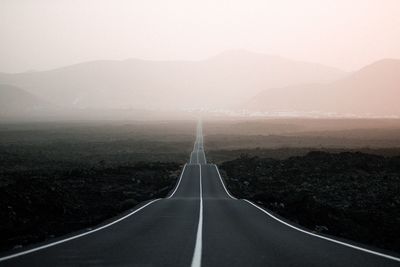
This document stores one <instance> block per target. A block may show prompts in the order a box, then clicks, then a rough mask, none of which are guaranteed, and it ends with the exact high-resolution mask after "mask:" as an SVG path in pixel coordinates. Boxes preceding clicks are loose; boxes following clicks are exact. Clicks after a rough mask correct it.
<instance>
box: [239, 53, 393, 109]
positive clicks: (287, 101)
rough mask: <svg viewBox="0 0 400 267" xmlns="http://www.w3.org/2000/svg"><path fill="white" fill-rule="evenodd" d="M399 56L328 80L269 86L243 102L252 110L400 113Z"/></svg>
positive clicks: (245, 106)
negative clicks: (270, 87) (269, 87)
mask: <svg viewBox="0 0 400 267" xmlns="http://www.w3.org/2000/svg"><path fill="white" fill-rule="evenodd" d="M399 99H400V60H395V59H384V60H381V61H378V62H375V63H373V64H371V65H368V66H366V67H364V68H362V69H360V70H359V71H357V72H355V73H352V74H351V75H349V76H347V77H345V78H342V79H339V80H337V81H335V82H331V83H327V84H306V85H297V86H288V87H281V88H274V89H267V90H264V91H263V92H261V93H259V94H257V95H256V96H255V97H254V98H253V99H251V100H250V101H248V102H246V104H244V106H243V107H244V108H246V109H249V110H253V111H267V112H275V111H299V112H304V111H306V112H312V111H316V112H324V113H336V114H348V115H359V116H392V115H395V116H400V105H399Z"/></svg>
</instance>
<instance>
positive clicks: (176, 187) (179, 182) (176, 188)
mask: <svg viewBox="0 0 400 267" xmlns="http://www.w3.org/2000/svg"><path fill="white" fill-rule="evenodd" d="M186 165H187V164H186V163H185V166H183V169H182V172H181V176H180V177H179V181H178V184H177V185H176V186H175V189H174V191H173V192H172V194H171V195H169V196H168V197H167V199H168V198H171V197H172V196H173V195H174V194H175V192H176V190H178V187H179V185H180V184H181V180H182V176H183V173H184V172H185V169H186Z"/></svg>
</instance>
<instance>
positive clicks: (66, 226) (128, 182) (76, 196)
mask: <svg viewBox="0 0 400 267" xmlns="http://www.w3.org/2000/svg"><path fill="white" fill-rule="evenodd" d="M181 167H182V166H180V165H179V164H177V163H136V164H135V165H133V166H118V167H115V166H114V167H101V166H99V167H98V168H93V169H82V168H81V169H78V168H75V169H70V170H65V171H63V172H58V173H55V174H54V175H55V176H53V177H46V176H43V174H39V173H35V172H34V171H33V172H21V173H19V174H18V175H19V177H18V178H17V179H15V178H16V177H14V176H15V175H9V174H7V173H3V175H2V177H1V178H0V217H1V218H2V219H1V221H0V235H1V241H0V249H2V250H4V249H10V248H13V247H20V246H23V245H26V244H29V243H33V242H38V241H43V240H45V239H47V238H50V237H54V236H59V235H62V234H66V233H69V232H72V231H75V230H79V229H83V228H85V227H92V226H95V225H96V224H99V223H101V222H102V221H104V220H106V219H108V218H111V217H113V216H116V215H118V214H119V213H121V212H123V211H125V210H128V209H130V208H133V207H134V206H135V205H137V204H138V203H140V202H142V201H145V200H148V199H153V198H158V197H164V196H166V195H167V193H168V192H169V191H170V190H171V189H172V188H173V187H174V185H175V183H176V178H177V177H179V173H180V171H181Z"/></svg>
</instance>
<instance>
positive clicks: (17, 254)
mask: <svg viewBox="0 0 400 267" xmlns="http://www.w3.org/2000/svg"><path fill="white" fill-rule="evenodd" d="M158 200H160V198H157V199H154V200H152V201H150V202H149V203H147V204H146V205H144V206H142V207H140V208H138V209H137V210H134V211H133V212H131V213H129V214H127V215H125V216H123V217H121V218H119V219H117V220H115V221H113V222H110V223H108V224H106V225H103V226H100V227H98V228H96V229H93V230H90V231H88V232H84V233H81V234H79V235H75V236H71V237H68V238H65V239H62V240H59V241H56V242H53V243H50V244H46V245H43V246H40V247H36V248H33V249H29V250H25V251H22V252H19V253H15V254H11V255H8V256H5V257H2V258H0V262H2V261H6V260H9V259H12V258H16V257H19V256H22V255H26V254H29V253H32V252H35V251H38V250H42V249H45V248H48V247H52V246H56V245H59V244H61V243H65V242H68V241H71V240H74V239H77V238H80V237H82V236H86V235H90V234H92V233H94V232H97V231H100V230H102V229H104V228H107V227H109V226H111V225H113V224H116V223H118V222H120V221H122V220H124V219H126V218H128V217H130V216H131V215H133V214H135V213H137V212H138V211H140V210H142V209H144V208H145V207H147V206H149V205H150V204H152V203H154V202H156V201H158Z"/></svg>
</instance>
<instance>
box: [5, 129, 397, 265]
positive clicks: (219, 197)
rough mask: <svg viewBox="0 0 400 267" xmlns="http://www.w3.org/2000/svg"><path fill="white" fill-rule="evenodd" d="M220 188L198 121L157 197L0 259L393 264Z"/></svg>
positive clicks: (43, 262)
mask: <svg viewBox="0 0 400 267" xmlns="http://www.w3.org/2000/svg"><path fill="white" fill-rule="evenodd" d="M272 216H273V215H271V214H269V213H268V212H267V211H264V210H262V209H261V208H259V207H257V206H256V205H254V204H253V203H251V202H249V201H246V200H238V199H235V198H234V197H233V196H231V195H230V194H229V192H228V191H227V190H226V188H225V186H224V184H223V180H222V178H221V176H220V175H219V171H218V169H217V166H216V165H214V164H208V163H207V162H206V157H205V153H204V149H203V135H202V129H201V124H199V125H198V128H197V137H196V142H195V144H194V148H193V152H192V153H191V155H190V160H189V162H188V163H187V164H186V165H185V167H184V169H183V171H182V174H181V176H180V179H179V181H178V183H177V186H176V187H175V189H174V190H173V192H171V193H170V195H169V196H168V197H166V198H164V199H157V200H152V201H149V202H147V203H144V204H142V205H141V206H140V207H138V208H137V209H135V210H133V211H131V212H130V213H127V214H124V215H123V216H121V217H120V218H117V219H114V220H113V221H110V222H107V223H105V224H103V225H101V226H99V227H97V228H95V229H92V230H90V231H86V232H85V231H83V232H81V233H78V234H74V235H71V236H67V237H63V238H60V239H58V240H55V241H52V242H50V243H45V244H42V245H40V246H36V247H32V248H30V249H28V250H23V251H21V252H19V253H17V254H12V255H5V256H3V257H2V258H0V266H216V267H221V266H307V267H309V266H364V267H365V266H400V259H399V258H396V257H395V256H389V255H387V254H380V253H379V252H376V251H372V250H368V249H365V248H363V247H360V246H359V245H354V244H351V243H349V242H348V241H346V243H342V241H337V240H334V239H330V238H327V237H321V236H317V235H315V234H313V233H309V232H307V231H304V230H303V229H300V228H297V227H296V226H292V225H291V224H288V223H287V222H285V221H282V220H280V219H279V218H275V217H272Z"/></svg>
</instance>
